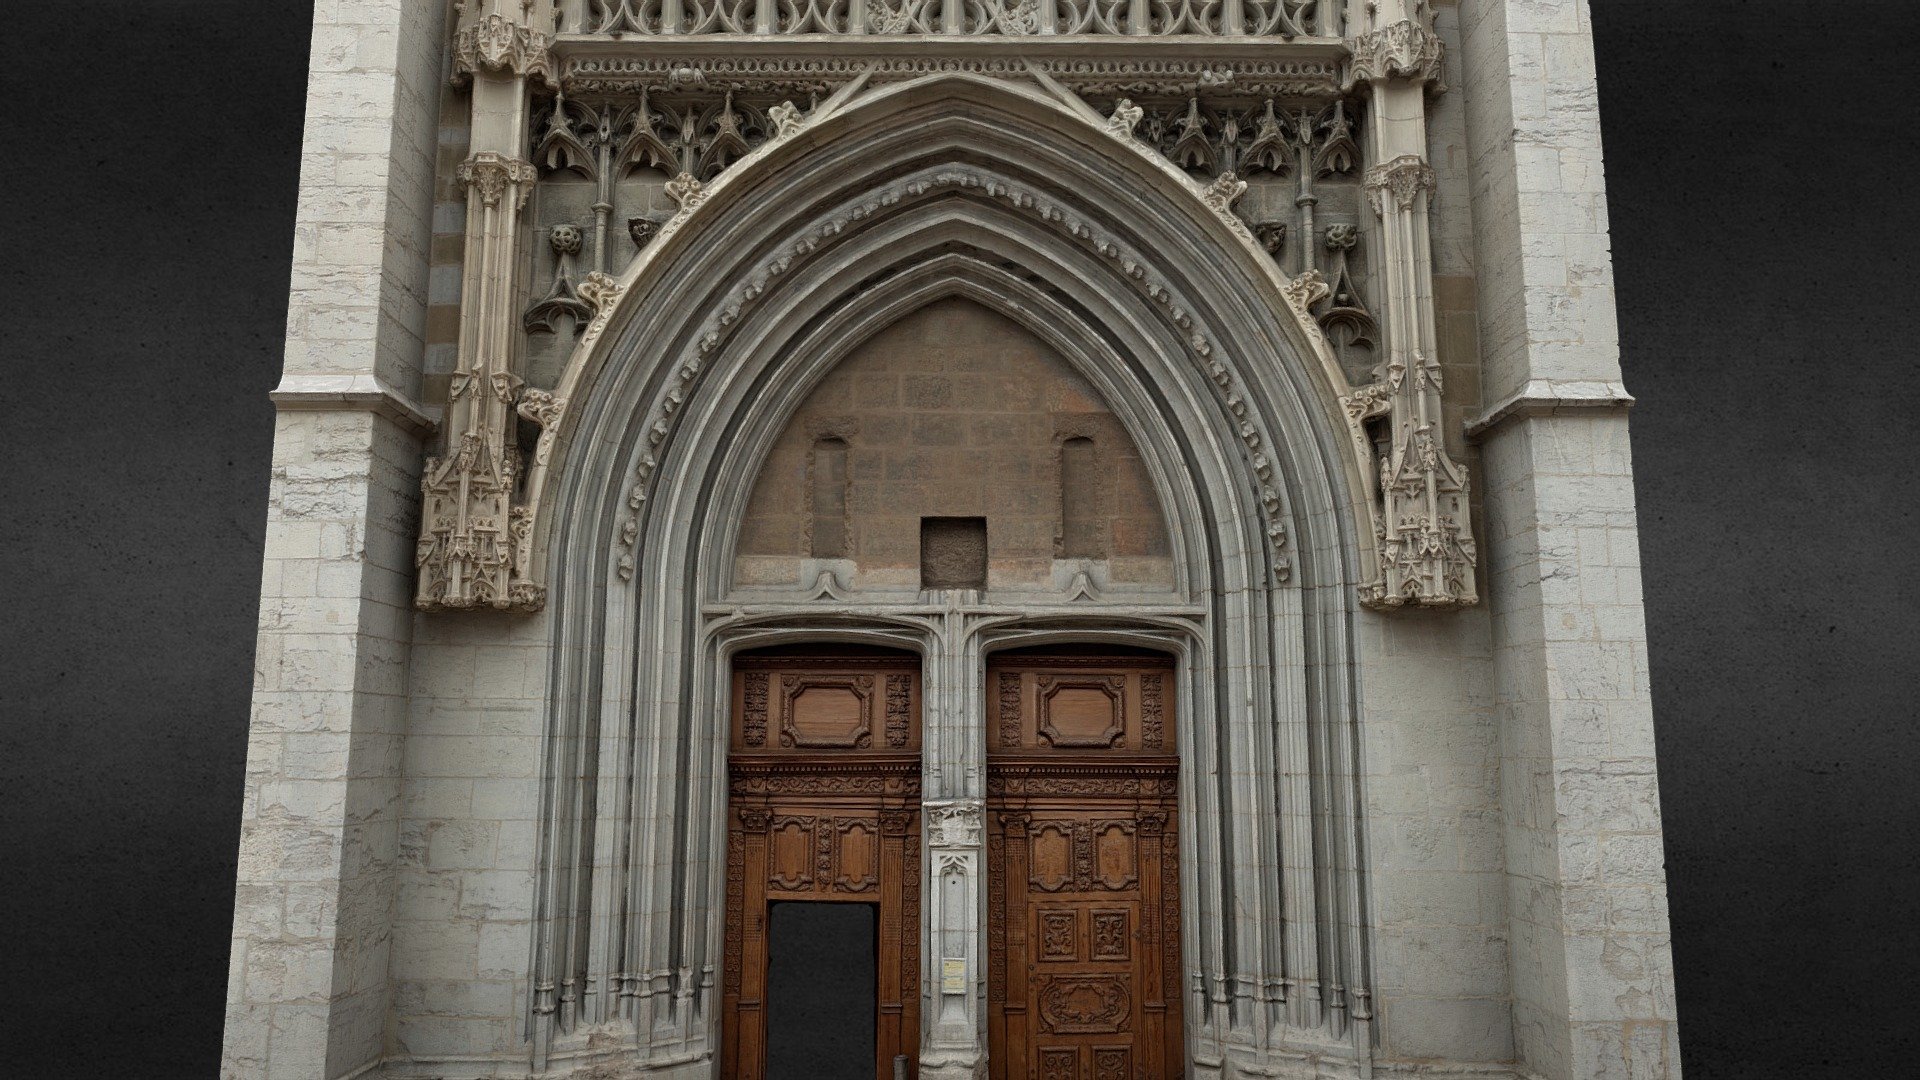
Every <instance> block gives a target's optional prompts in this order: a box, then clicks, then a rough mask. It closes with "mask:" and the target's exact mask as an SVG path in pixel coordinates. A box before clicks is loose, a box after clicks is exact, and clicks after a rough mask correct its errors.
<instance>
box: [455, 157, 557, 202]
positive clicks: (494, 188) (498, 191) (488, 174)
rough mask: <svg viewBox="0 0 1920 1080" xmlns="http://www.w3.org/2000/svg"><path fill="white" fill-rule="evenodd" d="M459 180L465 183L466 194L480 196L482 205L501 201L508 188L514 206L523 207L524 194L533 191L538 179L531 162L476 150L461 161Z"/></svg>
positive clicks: (526, 194) (525, 198)
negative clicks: (534, 183)
mask: <svg viewBox="0 0 1920 1080" xmlns="http://www.w3.org/2000/svg"><path fill="white" fill-rule="evenodd" d="M459 175H460V182H461V183H463V184H465V185H467V193H468V197H469V198H471V197H472V196H474V195H478V196H479V197H480V202H481V204H482V205H484V206H488V207H496V206H499V205H500V200H501V199H502V198H504V197H505V196H506V194H507V193H508V192H509V191H511V192H512V193H513V205H514V207H515V208H516V209H517V208H518V207H521V206H524V205H525V204H526V201H527V196H528V195H529V194H531V193H532V192H533V182H534V181H535V180H536V179H538V178H539V170H538V169H536V168H534V165H533V162H531V161H524V160H522V159H520V158H516V157H508V156H507V155H505V154H502V153H498V152H496V151H493V150H480V151H476V152H475V153H474V154H473V156H472V157H469V158H467V160H465V161H463V162H461V163H460V172H459Z"/></svg>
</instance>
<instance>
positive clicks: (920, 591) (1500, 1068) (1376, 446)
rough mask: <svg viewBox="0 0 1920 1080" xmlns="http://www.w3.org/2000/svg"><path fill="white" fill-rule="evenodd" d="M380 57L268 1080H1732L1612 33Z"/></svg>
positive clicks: (286, 832) (943, 31) (1247, 16)
mask: <svg viewBox="0 0 1920 1080" xmlns="http://www.w3.org/2000/svg"><path fill="white" fill-rule="evenodd" d="M312 56H313V63H312V71H311V78H310V83H309V96H308V108H307V135H306V138H307V153H306V155H305V156H304V158H303V161H304V162H305V166H304V169H303V175H302V180H301V197H300V210H299V220H298V224H297V234H296V244H295V251H294V267H293V290H292V296H291V299H290V316H289V324H288V339H287V351H286V369H285V374H284V377H283V379H282V382H281V385H280V387H279V388H278V389H277V390H276V391H275V392H274V395H273V396H274V400H275V402H276V403H277V405H278V407H279V420H278V427H277V432H276V443H275V453H274V472H273V488H272V498H271V503H270V518H269V523H268V544H267V561H266V568H265V572H264V575H263V581H262V604H261V624H260V637H259V648H258V657H259V660H258V665H257V668H258V670H257V673H256V680H255V693H254V709H253V718H252V735H251V740H250V745H249V757H248V770H247V794H246V803H245V821H244V823H243V831H242V840H241V855H240V875H239V888H238V893H237V896H238V900H237V904H236V912H235V919H234V940H233V953H232V969H231V970H232V975H231V981H230V988H229V1004H228V1017H227V1036H226V1050H225V1056H224V1062H223V1066H222V1071H223V1075H225V1076H228V1077H234V1078H240V1077H248V1078H252V1077H263V1078H280V1077H289V1078H291V1077H298V1078H303V1080H307V1078H314V1077H321V1078H326V1080H346V1078H353V1077H370V1076H384V1077H396V1078H399V1077H474V1078H477V1077H567V1076H573V1077H581V1078H586V1077H604V1078H611V1077H639V1076H655V1075H661V1076H676V1077H682V1076H683V1077H703V1078H704V1077H727V1078H733V1077H743V1078H744V1077H761V1076H765V1075H770V1074H768V1073H766V1072H765V1071H764V1070H765V1068H766V1063H767V1062H768V1061H770V1060H776V1059H777V1060H785V1059H779V1058H778V1057H777V1055H776V1056H775V1057H774V1058H769V1057H768V1054H767V1048H766V1045H765V1042H764V1037H765V1036H767V1033H769V1032H772V1033H776V1034H777V1033H778V1032H779V1031H781V1030H784V1029H782V1028H780V1027H779V1026H778V1025H777V1024H772V1025H771V1026H769V1023H768V1021H767V1020H766V1017H767V1016H768V1015H769V1014H770V1013H777V1012H778V1010H779V1009H780V1008H781V1003H780V1001H779V1000H763V999H762V998H761V997H759V996H756V995H759V994H761V993H762V992H763V991H765V992H766V993H769V994H771V993H774V991H771V990H766V987H767V986H768V985H770V984H768V983H766V982H765V980H764V979H762V978H761V975H762V974H763V973H762V972H760V971H759V969H758V968H756V969H755V970H754V971H751V972H749V971H744V970H742V964H743V963H746V962H745V961H743V960H742V958H743V957H750V958H756V959H754V960H753V961H752V964H765V963H767V962H768V961H767V957H768V955H769V950H770V949H772V950H776V951H777V950H778V949H779V948H780V945H779V942H778V940H776V939H769V938H768V937H766V936H765V935H766V928H767V926H768V925H769V921H768V918H767V915H768V912H769V910H770V908H769V907H768V905H769V904H775V903H782V902H802V901H805V902H818V903H857V904H868V905H872V906H873V907H874V910H875V913H876V916H877V919H876V922H875V923H874V925H875V926H876V927H877V929H876V931H875V935H876V938H875V940H876V943H877V944H876V946H875V947H876V948H877V949H878V950H879V953H877V954H876V955H877V956H878V958H879V960H881V961H883V962H880V963H878V965H877V967H873V968H872V969H873V970H876V971H878V972H879V974H878V975H876V976H875V979H876V980H877V981H876V983H875V987H874V990H873V1000H874V1001H875V1002H877V1003H878V1004H877V1005H875V1006H874V1008H875V1009H876V1010H877V1014H876V1016H875V1017H874V1018H872V1019H873V1024H872V1026H871V1027H870V1028H868V1029H865V1030H873V1031H878V1032H879V1033H880V1034H879V1035H878V1036H875V1038H877V1039H878V1040H879V1041H878V1042H876V1043H875V1044H874V1047H873V1048H872V1049H871V1052H870V1053H869V1054H868V1057H869V1058H871V1060H872V1063H873V1070H874V1075H875V1076H876V1078H880V1080H884V1078H886V1077H891V1076H894V1075H896V1073H895V1070H896V1069H899V1070H902V1071H903V1072H904V1074H905V1075H907V1076H909V1077H924V1078H928V1080H932V1078H947V1077H968V1078H972V1077H982V1078H985V1077H994V1078H998V1077H1011V1076H1019V1077H1027V1076H1033V1077H1045V1078H1048V1080H1052V1078H1056V1077H1059V1078H1065V1077H1072V1078H1074V1080H1081V1078H1099V1080H1106V1078H1108V1077H1125V1078H1129V1080H1138V1078H1141V1077H1161V1076H1167V1077H1171V1076H1176V1075H1185V1076H1190V1077H1221V1078H1228V1077H1297V1078H1308V1077H1313V1078H1325V1077H1354V1078H1359V1077H1368V1076H1388V1075H1408V1076H1415V1075H1417V1076H1446V1077H1489V1078H1493V1077H1500V1078H1516V1080H1517V1078H1521V1077H1527V1078H1533V1077H1539V1078H1545V1080H1575V1078H1580V1080H1588V1078H1591V1080H1612V1078H1620V1080H1626V1078H1634V1080H1642V1078H1656V1080H1659V1078H1665V1080H1671V1078H1675V1077H1678V1076H1679V1072H1680V1064H1679V1061H1680V1059H1679V1052H1678V1041H1677V1040H1678V1035H1677V1021H1676V1015H1675V1005H1674V1000H1673V978H1672V971H1671V963H1672V962H1671V954H1670V949H1669V944H1668V931H1667V920H1666V896H1665V879H1664V871H1663V867H1662V862H1661V823H1660V805H1659V794H1658V790H1657V785H1656V779H1655V777H1656V773H1655V769H1654V753H1653V739H1652V715H1651V709H1650V703H1649V695H1648V689H1647V658H1646V643H1645V633H1644V627H1643V619H1642V614H1641V583H1640V574H1639V548H1638V540H1637V530H1636V524H1635V514H1634V502H1633V488H1632V470H1631V462H1630V460H1629V455H1628V450H1627V438H1626V411H1625V410H1626V407H1627V406H1628V405H1629V404H1630V403H1631V398H1630V397H1629V396H1628V395H1627V393H1626V391H1625V389H1624V387H1623V386H1622V385H1621V382H1620V372H1619V365H1618V360H1617V336H1616V328H1615V314H1614V308H1613V290H1612V281H1611V270H1610V266H1609V257H1608V248H1607V218H1606V200H1605V190H1604V180H1603V169H1602V160H1601V148H1600V142H1599V124H1598V120H1597V116H1596V113H1595V94H1594V73H1593V60H1592V48H1591V42H1590V39H1589V28H1588V15H1587V5H1586V4H1585V3H1584V2H1583V0H1526V2H1521V0H1220V2H1209V3H1199V2H1194V0H1150V2H1145V0H1143V2H1139V3H1131V4H1119V3H1114V2H1110V0H1039V2H1032V0H1020V2H1012V0H898V2H896V0H873V2H843V0H817V2H816V0H809V2H804V3H802V2H791V3H790V2H786V0H779V2H776V0H605V2H602V0H463V2H462V3H459V4H455V5H446V4H443V3H433V2H426V0H368V2H365V3H360V4H356V5H352V6H351V7H350V8H342V7H339V6H337V5H322V6H321V8H319V9H317V10H316V16H315V24H314V45H313V54H312ZM1008 957H1014V958H1016V959H1017V960H1018V962H1011V963H1010V962H1009V961H1008V959H1007V958H1008ZM1018 958H1025V959H1024V960H1020V959H1018ZM777 959H778V957H777V956H776V957H775V960H776V961H777ZM749 966H751V964H750V965H749ZM820 977H821V978H830V977H831V973H822V974H821V975H820ZM782 985H784V984H782ZM896 1051H897V1052H898V1057H894V1056H893V1054H894V1053H895V1052H896ZM863 1075H864V1073H863Z"/></svg>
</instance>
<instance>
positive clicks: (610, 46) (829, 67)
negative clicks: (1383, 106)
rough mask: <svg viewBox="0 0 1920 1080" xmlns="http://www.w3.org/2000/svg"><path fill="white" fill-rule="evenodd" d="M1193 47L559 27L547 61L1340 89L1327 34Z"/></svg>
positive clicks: (720, 84) (603, 77)
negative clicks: (600, 31)
mask: <svg viewBox="0 0 1920 1080" xmlns="http://www.w3.org/2000/svg"><path fill="white" fill-rule="evenodd" d="M1201 48H1202V49H1203V50H1204V51H1203V52H1201V53H1199V54H1198V55H1195V54H1192V53H1189V54H1188V55H1184V56H1169V55H1168V49H1167V43H1166V42H1165V41H1154V40H1152V39H1144V38H1135V37H1109V38H1068V37H1060V38H1045V39H1022V40H1021V41H1020V42H1019V44H1018V46H1017V48H1012V47H1009V43H1008V42H1007V41H1006V40H1004V39H999V40H996V39H991V38H988V39H980V38H958V39H954V38H939V37H893V38H882V37H864V38H848V37H837V36H831V35H810V36H804V37H788V38H781V39H775V40H768V39H756V38H735V39H725V38H722V39H719V40H712V39H708V40H701V39H698V38H688V37H685V36H664V37H657V38H645V39H636V38H631V37H628V38H623V39H620V40H618V41H616V40H614V39H612V38H607V37H602V36H590V37H587V36H577V35H570V36H563V37H561V38H560V39H559V40H557V41H556V42H555V43H554V46H553V55H554V64H555V67H556V69H557V71H558V78H559V82H560V85H561V87H562V88H563V89H564V90H565V91H566V92H567V93H569V94H584V93H611V92H623V91H626V92H630V91H634V90H638V89H640V88H641V87H646V88H648V89H650V90H656V91H661V90H699V89H706V90H726V89H734V90H747V89H751V90H757V91H763V92H785V93H808V92H813V93H822V94H824V93H827V92H830V91H831V90H832V89H834V88H836V87H838V86H842V85H844V84H846V83H849V82H851V81H853V80H854V79H858V78H865V79H869V80H871V81H873V82H900V81H903V80H908V79H916V78H920V77H923V76H927V75H984V76H988V77H1001V78H1011V79H1022V80H1025V79H1028V78H1031V77H1032V74H1033V73H1034V72H1036V71H1037V72H1039V73H1041V74H1044V75H1046V76H1047V77H1050V78H1053V79H1057V80H1059V82H1060V83H1061V84H1062V85H1064V86H1066V87H1067V88H1069V89H1071V90H1074V91H1076V92H1079V93H1090V94H1155V93H1160V94H1178V95H1185V94H1189V93H1192V92H1193V91H1194V89H1195V88H1196V87H1198V88H1201V89H1205V90H1208V91H1216V92H1232V93H1243V94H1249V95H1257V96H1279V97H1302V98H1315V99H1321V98H1324V99H1331V98H1335V97H1339V96H1340V95H1341V94H1342V93H1343V87H1344V85H1345V82H1346V78H1347V75H1346V69H1347V57H1348V51H1347V48H1346V46H1345V45H1344V44H1343V43H1341V42H1339V41H1304V40H1300V41H1294V42H1280V41H1275V40H1273V39H1258V38H1254V39H1240V40H1234V39H1217V38H1216V39H1208V40H1206V41H1205V42H1204V43H1203V45H1202V46H1201Z"/></svg>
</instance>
